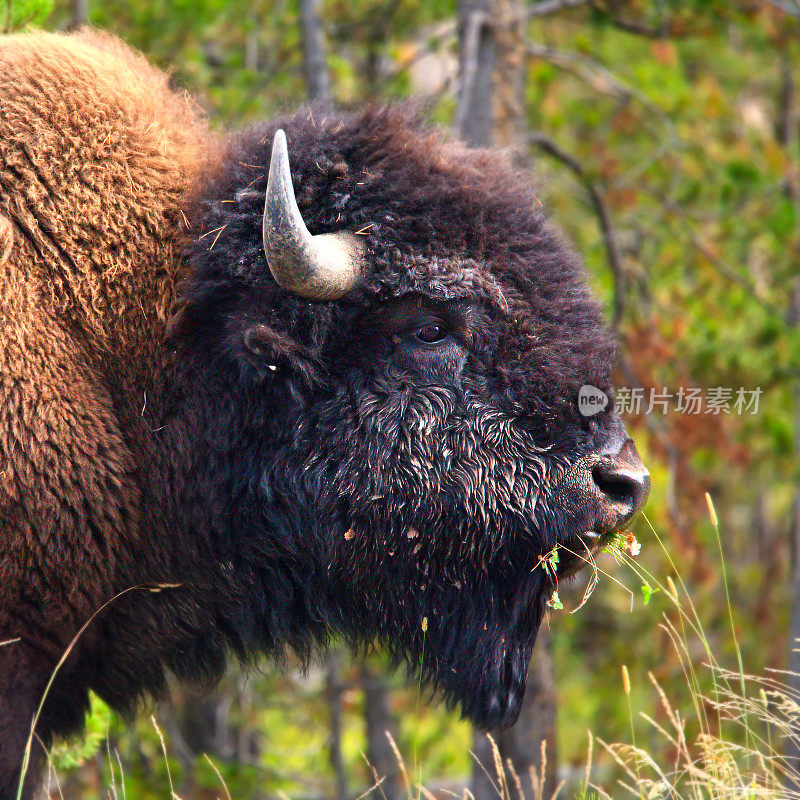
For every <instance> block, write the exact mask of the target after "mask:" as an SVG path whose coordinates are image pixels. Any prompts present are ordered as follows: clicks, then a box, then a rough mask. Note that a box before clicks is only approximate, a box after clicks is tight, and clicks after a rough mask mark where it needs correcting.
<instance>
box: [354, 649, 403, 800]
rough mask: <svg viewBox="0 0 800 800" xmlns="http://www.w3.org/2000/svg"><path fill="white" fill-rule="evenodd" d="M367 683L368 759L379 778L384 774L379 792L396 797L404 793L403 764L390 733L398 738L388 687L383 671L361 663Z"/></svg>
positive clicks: (365, 695)
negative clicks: (393, 748)
mask: <svg viewBox="0 0 800 800" xmlns="http://www.w3.org/2000/svg"><path fill="white" fill-rule="evenodd" d="M361 683H362V686H363V687H364V719H365V722H366V727H367V761H369V763H370V765H371V766H372V768H373V769H374V770H375V773H376V775H377V779H380V778H383V779H384V781H383V783H382V784H381V788H380V792H381V794H380V795H379V796H382V797H385V798H386V800H397V798H400V797H402V796H403V794H404V789H403V781H402V777H401V774H400V765H399V764H398V763H397V757H396V756H395V754H394V751H393V750H392V747H391V745H390V744H389V739H388V736H387V733H388V734H391V736H392V738H393V739H395V740H397V724H396V721H395V719H394V716H393V715H392V711H391V708H390V706H389V687H388V685H387V683H386V677H385V676H384V675H383V674H382V673H381V672H374V671H373V670H372V669H371V668H370V667H369V665H367V664H364V665H363V666H362V667H361Z"/></svg>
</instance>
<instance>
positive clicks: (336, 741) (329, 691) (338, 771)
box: [325, 650, 347, 800]
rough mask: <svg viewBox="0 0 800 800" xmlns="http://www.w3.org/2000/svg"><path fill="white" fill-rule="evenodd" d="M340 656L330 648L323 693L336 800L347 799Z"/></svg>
mask: <svg viewBox="0 0 800 800" xmlns="http://www.w3.org/2000/svg"><path fill="white" fill-rule="evenodd" d="M340 661H341V658H340V655H339V653H338V652H337V651H335V650H332V651H331V653H330V655H329V656H328V672H327V676H326V679H325V695H326V698H327V700H328V715H329V719H330V726H331V727H330V735H329V738H328V760H329V762H330V765H331V768H332V769H333V774H334V776H335V779H336V794H335V797H336V800H347V775H346V774H345V771H344V760H343V758H342V680H341V675H340V672H341V664H340Z"/></svg>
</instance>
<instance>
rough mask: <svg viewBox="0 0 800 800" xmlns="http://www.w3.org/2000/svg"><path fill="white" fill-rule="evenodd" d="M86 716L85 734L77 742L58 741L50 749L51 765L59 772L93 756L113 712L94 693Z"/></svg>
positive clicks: (103, 738) (104, 737) (77, 765)
mask: <svg viewBox="0 0 800 800" xmlns="http://www.w3.org/2000/svg"><path fill="white" fill-rule="evenodd" d="M90 700H91V707H90V710H89V715H88V717H87V718H86V735H85V737H84V738H83V739H82V740H81V741H80V742H77V743H69V744H65V743H64V742H59V743H58V744H57V745H56V746H55V747H54V748H53V750H52V751H51V753H50V757H51V759H52V762H53V766H54V767H55V769H56V770H57V771H59V772H62V771H65V770H71V769H74V768H76V767H80V766H81V765H83V764H85V763H86V762H87V761H89V759H92V758H94V757H95V756H96V755H97V754H98V752H99V751H100V750H101V748H102V747H103V743H104V742H105V741H106V739H107V737H108V734H109V731H110V729H111V725H112V721H113V718H114V714H113V712H112V711H111V709H110V708H109V707H108V706H107V705H106V704H105V703H104V702H103V701H102V700H101V699H100V698H99V697H98V696H97V695H95V694H92V695H91V698H90Z"/></svg>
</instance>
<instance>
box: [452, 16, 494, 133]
mask: <svg viewBox="0 0 800 800" xmlns="http://www.w3.org/2000/svg"><path fill="white" fill-rule="evenodd" d="M493 5H494V2H493V0H461V2H460V3H459V7H458V37H459V43H460V45H459V47H460V57H459V88H458V108H457V111H456V119H455V124H454V127H455V129H456V133H458V135H459V136H461V137H462V138H463V139H466V141H467V142H468V143H469V144H471V145H476V146H481V145H489V144H491V143H492V132H493V131H492V129H493V126H494V115H493V113H492V90H493V83H494V81H493V78H494V63H495V55H496V44H495V40H494V35H493V30H492V27H491V26H490V20H491V14H492V6H493Z"/></svg>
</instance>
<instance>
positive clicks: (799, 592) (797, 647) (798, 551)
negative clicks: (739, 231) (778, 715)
mask: <svg viewBox="0 0 800 800" xmlns="http://www.w3.org/2000/svg"><path fill="white" fill-rule="evenodd" d="M780 67H781V87H780V96H779V98H778V124H777V126H776V129H777V130H776V132H777V136H778V141H780V143H781V144H782V145H783V148H784V151H785V153H786V155H787V156H789V157H791V154H792V151H793V149H794V146H795V137H796V136H797V121H798V120H797V108H796V91H795V82H794V65H793V64H792V63H791V59H790V57H789V53H788V48H787V47H786V46H784V49H783V50H782V51H781V54H780ZM786 193H787V195H788V196H789V197H790V198H791V200H792V201H793V202H794V204H795V208H796V209H797V210H798V212H800V168H799V167H798V165H797V164H793V168H792V169H791V171H790V172H789V174H788V177H787V180H786ZM796 255H797V256H798V260H800V253H798V254H796ZM787 321H788V323H789V325H790V326H794V327H798V326H800V278H796V279H795V281H794V285H793V287H792V297H791V305H790V308H789V318H788V320H787ZM794 395H795V432H794V435H795V442H794V445H795V464H796V465H798V464H800V382H796V384H795V387H794ZM789 553H790V556H791V561H790V572H789V579H790V581H791V587H790V591H791V598H792V599H791V611H790V619H789V664H788V667H789V674H788V675H787V678H786V682H787V684H788V685H789V687H790V688H791V690H793V691H794V692H800V641H799V640H800V487H798V488H797V489H796V490H795V495H794V503H793V508H792V518H791V522H790V530H789ZM785 755H786V758H787V760H788V761H789V767H790V772H789V774H788V775H787V777H786V789H787V790H792V791H794V792H797V791H800V780H799V779H798V777H799V776H800V730H795V731H793V736H789V737H787V738H786V754H785Z"/></svg>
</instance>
